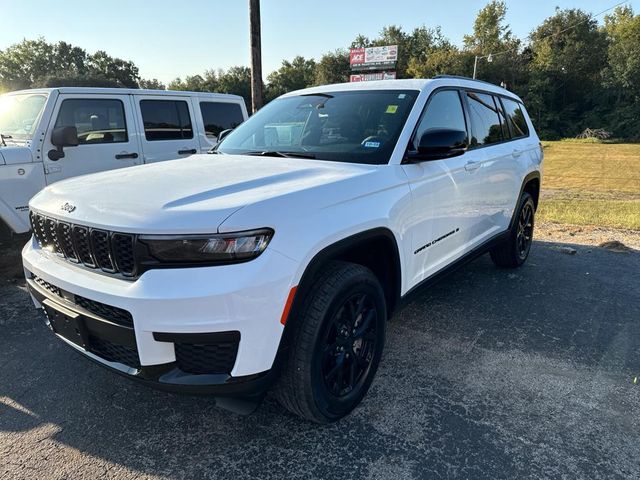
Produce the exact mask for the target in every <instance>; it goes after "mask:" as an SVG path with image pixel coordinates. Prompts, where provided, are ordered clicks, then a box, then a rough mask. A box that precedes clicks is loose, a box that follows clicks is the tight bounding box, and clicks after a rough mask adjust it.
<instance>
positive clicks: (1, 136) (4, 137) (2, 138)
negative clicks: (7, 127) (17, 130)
mask: <svg viewBox="0 0 640 480" xmlns="http://www.w3.org/2000/svg"><path fill="white" fill-rule="evenodd" d="M12 138H13V137H12V136H11V135H4V134H2V133H0V142H2V146H3V147H6V146H7V142H5V140H10V139H12Z"/></svg>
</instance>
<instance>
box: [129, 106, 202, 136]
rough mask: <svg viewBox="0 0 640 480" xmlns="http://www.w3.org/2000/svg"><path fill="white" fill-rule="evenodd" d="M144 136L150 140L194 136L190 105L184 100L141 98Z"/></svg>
mask: <svg viewBox="0 0 640 480" xmlns="http://www.w3.org/2000/svg"><path fill="white" fill-rule="evenodd" d="M140 111H141V113H142V121H143V123H144V136H145V138H146V139H147V140H149V141H156V140H182V139H186V138H193V127H192V125H191V117H190V115H189V106H188V105H187V102H185V101H183V100H141V101H140Z"/></svg>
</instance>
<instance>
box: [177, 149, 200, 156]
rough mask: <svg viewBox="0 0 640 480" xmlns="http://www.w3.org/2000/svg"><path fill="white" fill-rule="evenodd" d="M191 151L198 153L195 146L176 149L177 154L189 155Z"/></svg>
mask: <svg viewBox="0 0 640 480" xmlns="http://www.w3.org/2000/svg"><path fill="white" fill-rule="evenodd" d="M193 153H198V151H197V150H196V149H195V148H190V149H188V150H178V155H191V154H193Z"/></svg>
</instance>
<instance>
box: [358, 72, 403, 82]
mask: <svg viewBox="0 0 640 480" xmlns="http://www.w3.org/2000/svg"><path fill="white" fill-rule="evenodd" d="M395 79H396V72H374V73H352V74H351V76H350V78H349V81H350V82H371V81H374V80H395Z"/></svg>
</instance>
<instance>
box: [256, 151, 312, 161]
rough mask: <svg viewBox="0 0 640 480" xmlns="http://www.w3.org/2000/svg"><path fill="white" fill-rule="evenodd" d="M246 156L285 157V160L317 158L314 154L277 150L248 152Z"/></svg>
mask: <svg viewBox="0 0 640 480" xmlns="http://www.w3.org/2000/svg"><path fill="white" fill-rule="evenodd" d="M245 155H258V156H261V157H284V158H310V159H314V158H316V156H315V155H314V154H313V153H302V152H280V151H277V150H261V151H257V152H247V153H245Z"/></svg>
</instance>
